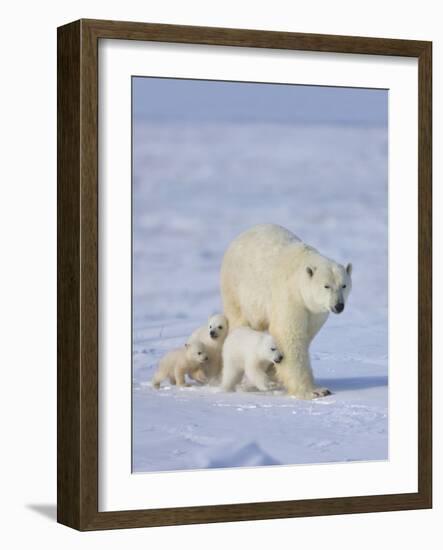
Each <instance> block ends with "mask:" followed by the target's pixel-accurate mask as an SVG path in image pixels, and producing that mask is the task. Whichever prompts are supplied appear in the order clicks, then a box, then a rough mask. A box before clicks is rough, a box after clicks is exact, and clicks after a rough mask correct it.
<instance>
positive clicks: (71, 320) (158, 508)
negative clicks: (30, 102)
mask: <svg viewBox="0 0 443 550" xmlns="http://www.w3.org/2000/svg"><path fill="white" fill-rule="evenodd" d="M431 52H432V48H431V43H430V42H419V41H409V40H393V39H381V38H361V37H345V36H329V35H315V34H310V35H309V34H298V33H281V32H270V31H257V30H240V29H222V28H203V27H185V26H174V25H157V24H148V23H129V22H115V21H96V20H81V21H77V22H74V23H70V24H68V25H65V26H63V27H60V28H59V29H58V521H59V522H61V523H63V524H66V525H68V526H71V527H74V528H76V529H80V530H94V529H111V528H124V527H147V526H159V525H174V524H186V523H209V522H217V521H240V520H252V519H270V518H284V517H297V516H312V515H326V514H343V513H359V512H375V511H389V510H406V509H417V508H430V507H431V505H432V504H431V503H432V498H431V494H432V477H431V473H432V449H431V434H432V417H431V408H432V407H431V396H432V373H431V325H432V306H431V300H432V291H431V264H432V261H431V244H432V234H431V221H432V220H431V207H432V191H431V185H432V182H431V138H432V129H431V119H432V116H431V115H432V110H431V90H432V84H431V65H432V61H431Z"/></svg>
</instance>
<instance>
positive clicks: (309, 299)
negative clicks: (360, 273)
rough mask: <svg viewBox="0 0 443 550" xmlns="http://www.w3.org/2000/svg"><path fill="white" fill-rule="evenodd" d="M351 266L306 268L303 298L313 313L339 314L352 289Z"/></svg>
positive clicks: (328, 265) (337, 265)
mask: <svg viewBox="0 0 443 550" xmlns="http://www.w3.org/2000/svg"><path fill="white" fill-rule="evenodd" d="M351 274H352V265H351V264H348V265H347V266H346V268H345V267H343V266H342V265H339V264H332V265H331V264H326V265H324V266H319V267H314V266H306V269H305V273H304V277H305V284H304V285H303V292H302V294H303V298H304V301H305V304H306V306H307V307H308V309H309V310H310V311H312V312H313V313H322V312H323V313H324V312H332V313H341V312H342V311H343V310H344V309H345V305H346V301H347V299H348V296H349V293H350V292H351V288H352V279H351Z"/></svg>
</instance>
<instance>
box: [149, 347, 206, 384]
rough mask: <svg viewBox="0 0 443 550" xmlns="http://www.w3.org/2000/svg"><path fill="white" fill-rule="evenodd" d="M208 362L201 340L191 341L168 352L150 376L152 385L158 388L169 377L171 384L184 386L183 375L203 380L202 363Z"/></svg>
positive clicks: (204, 379)
mask: <svg viewBox="0 0 443 550" xmlns="http://www.w3.org/2000/svg"><path fill="white" fill-rule="evenodd" d="M207 363H208V353H207V350H206V348H205V346H204V344H202V343H201V342H191V343H187V344H185V345H184V346H183V347H181V348H178V349H174V350H172V351H170V352H168V353H167V354H166V355H165V356H164V357H163V358H162V359H161V360H160V363H159V365H158V369H157V371H156V373H155V374H154V376H153V378H152V385H153V387H154V388H156V389H158V388H159V387H160V384H161V383H162V382H163V381H164V380H166V378H169V381H170V382H171V384H177V386H186V385H187V384H186V380H185V376H186V375H188V376H189V377H190V378H192V379H194V380H198V381H199V382H205V381H206V378H205V371H204V365H206V364H207Z"/></svg>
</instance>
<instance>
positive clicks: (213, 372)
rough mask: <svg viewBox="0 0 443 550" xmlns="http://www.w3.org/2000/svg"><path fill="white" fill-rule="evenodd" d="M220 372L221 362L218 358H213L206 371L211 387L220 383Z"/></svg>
mask: <svg viewBox="0 0 443 550" xmlns="http://www.w3.org/2000/svg"><path fill="white" fill-rule="evenodd" d="M221 371H222V360H221V358H220V357H216V356H213V357H212V358H211V362H210V365H209V370H208V381H209V384H210V385H211V386H214V385H217V384H218V383H219V382H220V375H221Z"/></svg>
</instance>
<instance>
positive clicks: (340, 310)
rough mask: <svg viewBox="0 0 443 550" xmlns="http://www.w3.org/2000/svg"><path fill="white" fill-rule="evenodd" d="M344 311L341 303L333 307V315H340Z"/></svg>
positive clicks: (343, 305)
mask: <svg viewBox="0 0 443 550" xmlns="http://www.w3.org/2000/svg"><path fill="white" fill-rule="evenodd" d="M344 309H345V304H343V303H342V302H340V303H338V304H336V305H335V308H334V311H335V313H341V312H342V311H343V310H344Z"/></svg>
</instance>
